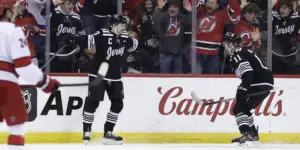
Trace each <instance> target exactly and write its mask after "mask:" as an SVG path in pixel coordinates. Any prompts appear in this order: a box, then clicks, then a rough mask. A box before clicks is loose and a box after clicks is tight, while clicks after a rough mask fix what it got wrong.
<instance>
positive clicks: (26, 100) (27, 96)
mask: <svg viewBox="0 0 300 150" xmlns="http://www.w3.org/2000/svg"><path fill="white" fill-rule="evenodd" d="M21 93H22V97H23V99H24V103H25V105H26V108H27V109H26V111H27V113H29V112H30V111H31V108H32V106H31V101H30V99H31V94H30V93H29V92H28V90H26V91H21Z"/></svg>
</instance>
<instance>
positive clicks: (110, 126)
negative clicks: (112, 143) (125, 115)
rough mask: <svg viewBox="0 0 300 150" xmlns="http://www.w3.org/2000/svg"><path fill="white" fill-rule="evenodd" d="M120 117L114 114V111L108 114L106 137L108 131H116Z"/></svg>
mask: <svg viewBox="0 0 300 150" xmlns="http://www.w3.org/2000/svg"><path fill="white" fill-rule="evenodd" d="M118 117H119V114H118V113H114V112H112V111H110V112H108V113H107V118H106V122H105V124H104V135H106V133H107V132H108V131H111V132H112V131H113V130H114V127H115V125H116V123H117V121H118Z"/></svg>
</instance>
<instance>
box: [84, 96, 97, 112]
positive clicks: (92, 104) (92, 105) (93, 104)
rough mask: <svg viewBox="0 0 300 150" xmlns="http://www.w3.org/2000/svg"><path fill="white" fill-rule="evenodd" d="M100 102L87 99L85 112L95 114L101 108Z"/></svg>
mask: <svg viewBox="0 0 300 150" xmlns="http://www.w3.org/2000/svg"><path fill="white" fill-rule="evenodd" d="M99 104H100V101H98V100H91V99H88V98H87V99H86V100H85V102H84V107H83V111H85V112H89V113H95V112H96V109H97V108H98V107H99Z"/></svg>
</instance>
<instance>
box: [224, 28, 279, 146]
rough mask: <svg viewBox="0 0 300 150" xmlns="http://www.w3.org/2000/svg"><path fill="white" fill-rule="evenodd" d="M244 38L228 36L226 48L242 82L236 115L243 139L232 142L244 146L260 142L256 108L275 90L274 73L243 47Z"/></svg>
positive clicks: (237, 94)
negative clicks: (254, 116) (255, 123)
mask: <svg viewBox="0 0 300 150" xmlns="http://www.w3.org/2000/svg"><path fill="white" fill-rule="evenodd" d="M241 41H242V39H241V38H240V37H239V36H237V35H235V34H232V33H227V34H226V35H225V36H224V42H223V46H224V48H225V52H226V54H227V55H229V56H230V62H229V63H230V66H232V68H233V71H234V72H235V74H236V76H237V77H239V78H240V79H241V80H242V83H241V84H240V85H239V86H238V88H237V92H236V104H235V106H234V108H233V113H234V115H235V118H236V123H237V125H238V128H239V130H240V132H241V133H242V136H241V137H239V138H236V139H233V140H232V143H239V144H240V145H241V146H253V144H255V143H257V142H258V141H259V136H258V130H257V129H256V128H255V126H254V119H253V116H252V113H251V112H250V111H251V110H252V109H255V108H256V107H257V106H258V105H259V104H261V103H262V102H263V100H264V99H265V98H266V97H267V96H268V95H269V90H272V89H273V84H274V78H273V74H272V72H271V71H270V70H269V69H268V68H267V67H265V66H264V65H263V63H262V61H261V60H260V59H259V58H258V57H257V56H256V55H255V54H254V53H253V51H251V50H250V49H247V48H243V47H242V43H241ZM262 91H266V93H265V94H261V95H258V96H253V97H250V98H249V97H247V95H248V94H252V93H257V92H262Z"/></svg>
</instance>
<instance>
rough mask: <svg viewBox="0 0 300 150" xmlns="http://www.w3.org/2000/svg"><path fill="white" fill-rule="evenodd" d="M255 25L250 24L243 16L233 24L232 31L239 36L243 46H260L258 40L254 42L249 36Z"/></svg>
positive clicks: (253, 47) (252, 47) (251, 47)
mask: <svg viewBox="0 0 300 150" xmlns="http://www.w3.org/2000/svg"><path fill="white" fill-rule="evenodd" d="M255 27H257V26H256V25H254V24H250V23H249V22H248V21H247V20H246V19H244V18H241V19H240V21H239V22H238V23H236V24H234V27H233V33H234V34H237V35H240V36H241V38H242V44H243V47H247V48H250V49H255V48H259V47H260V46H261V41H260V40H258V41H255V42H254V41H253V40H252V38H251V32H253V29H254V28H255Z"/></svg>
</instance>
